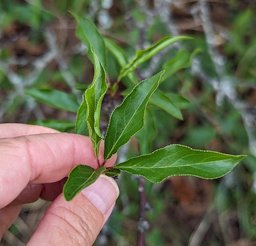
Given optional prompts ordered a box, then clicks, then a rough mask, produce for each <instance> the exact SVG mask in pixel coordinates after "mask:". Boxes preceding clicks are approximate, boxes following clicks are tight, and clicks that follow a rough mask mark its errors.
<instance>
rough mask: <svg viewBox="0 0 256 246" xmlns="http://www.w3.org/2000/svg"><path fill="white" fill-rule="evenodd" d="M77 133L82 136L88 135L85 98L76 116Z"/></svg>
mask: <svg viewBox="0 0 256 246" xmlns="http://www.w3.org/2000/svg"><path fill="white" fill-rule="evenodd" d="M76 133H77V134H81V135H88V129H87V124H86V102H85V100H84V96H83V101H82V103H81V104H80V106H79V109H78V111H77V115H76Z"/></svg>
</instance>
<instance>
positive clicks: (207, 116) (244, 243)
mask: <svg viewBox="0 0 256 246" xmlns="http://www.w3.org/2000/svg"><path fill="white" fill-rule="evenodd" d="M70 11H71V12H74V13H77V14H79V15H81V16H83V15H84V16H87V17H90V18H91V19H92V20H93V21H94V23H95V24H96V25H97V27H98V28H99V29H100V31H101V33H102V34H103V35H104V36H106V37H108V38H110V39H112V40H113V41H115V42H116V43H117V44H118V45H119V46H120V47H122V48H123V49H124V51H125V52H126V54H127V56H128V57H131V56H132V55H133V54H134V52H135V50H136V49H141V48H145V47H147V46H148V45H150V44H151V43H153V42H156V41H157V40H159V39H160V38H162V37H164V36H170V35H171V36H173V35H179V34H185V35H188V36H191V37H193V40H190V41H189V42H181V43H176V44H175V45H173V46H171V47H170V48H168V49H165V50H164V51H162V52H161V53H159V54H158V55H156V56H155V57H154V58H152V59H151V60H150V61H149V62H147V63H146V64H145V65H143V66H142V68H140V74H142V75H143V76H144V77H148V76H151V75H152V74H154V73H156V72H158V71H159V70H160V69H161V67H162V65H163V64H164V62H166V61H167V60H168V59H170V58H172V57H174V58H176V59H173V60H172V61H173V64H172V68H173V69H174V70H175V71H176V70H179V71H177V72H175V73H174V74H172V75H171V76H170V78H168V79H167V82H166V83H164V84H163V85H162V89H163V90H165V91H166V92H168V93H172V94H170V95H173V96H174V97H175V96H176V99H177V98H178V97H177V95H179V96H180V97H179V98H180V99H181V98H182V100H180V105H179V106H180V108H182V115H183V120H178V119H175V118H173V117H170V116H169V115H168V114H167V113H165V112H161V111H159V112H158V111H156V114H157V117H156V120H155V121H156V124H155V125H156V128H157V130H158V134H157V137H154V144H153V146H154V148H157V147H160V146H164V145H166V144H170V143H180V144H186V145H189V146H191V147H193V148H201V149H212V150H216V151H222V152H226V153H231V154H247V155H248V158H246V159H245V160H244V161H243V163H242V164H241V165H239V166H238V167H237V168H235V170H234V171H233V172H232V173H230V174H229V175H227V176H226V177H224V178H222V179H219V180H215V181H207V180H201V179H197V178H191V177H175V178H171V179H168V180H166V181H165V182H164V183H162V184H158V185H151V184H149V183H145V191H146V192H145V194H146V201H147V202H146V215H145V217H146V218H145V220H144V221H140V222H139V192H138V180H137V178H135V177H132V178H131V177H130V176H126V175H122V176H121V177H120V178H119V179H118V182H119V186H120V189H121V195H120V198H119V200H118V204H117V206H116V208H115V211H114V213H113V215H112V217H111V219H110V220H109V222H108V224H107V225H106V226H105V227H104V229H103V230H102V233H101V235H100V236H99V238H98V240H97V242H96V243H95V245H120V246H128V245H136V244H137V234H138V230H142V231H143V232H144V234H145V239H146V244H147V245H150V246H155V245H160V246H161V245H167V246H171V245H174V246H182V245H190V246H199V245H210V246H215V245H216V246H217V245H228V246H251V245H256V129H255V126H256V106H255V103H256V81H255V79H256V1H255V0H240V1H239V0H148V1H147V0H137V1H135V0H119V1H116V0H93V1H89V0H54V1H53V0H27V1H25V0H1V1H0V122H1V123H3V122H20V123H29V124H40V125H46V126H49V127H53V128H56V129H58V130H61V131H73V127H74V121H75V113H74V111H75V110H73V109H74V108H75V107H76V104H78V103H79V102H80V101H81V95H82V90H84V88H86V86H87V85H88V84H89V83H90V82H91V80H92V77H93V66H92V64H91V63H90V61H89V59H88V57H87V48H86V47H85V46H84V45H82V44H81V43H80V41H79V40H78V39H77V38H76V36H75V22H74V19H73V17H72V16H71V14H70ZM179 52H180V53H179ZM108 59H109V68H108V72H109V74H110V77H111V78H112V77H113V78H115V75H116V74H117V66H118V65H117V64H116V61H115V59H114V58H113V56H112V55H111V54H109V57H108ZM170 74H171V73H170ZM41 89H44V90H45V91H48V92H49V93H48V95H47V96H46V97H44V96H42V95H40V94H38V93H39V92H40V90H41ZM55 90H60V91H63V92H66V93H65V94H59V93H57V94H56V93H54V92H55ZM181 96H182V97H181ZM115 100H117V101H118V100H119V99H118V98H117V99H115ZM115 100H114V99H113V100H112V102H111V100H110V102H105V110H108V107H110V108H111V107H113V105H115V103H116V101H115ZM177 100H178V99H177ZM56 101H57V102H58V103H56ZM74 102H76V103H74ZM56 104H58V105H56ZM74 104H75V105H74ZM109 104H111V105H110V106H109ZM51 106H54V107H51ZM136 144H137V143H136V140H134V141H132V142H131V144H130V145H129V146H126V147H125V148H123V149H122V150H121V153H120V158H121V159H124V158H126V156H127V155H133V154H134V153H136V148H137V147H136ZM47 206H48V203H46V202H44V201H38V202H36V203H34V204H27V205H25V206H24V209H23V211H22V213H21V214H20V216H19V218H18V219H17V221H16V222H15V223H14V224H13V225H12V227H11V228H10V229H9V231H8V232H7V233H6V235H5V237H4V239H3V240H2V242H1V243H0V244H1V245H18V246H19V245H25V244H26V242H27V241H28V239H29V237H30V235H31V233H32V232H33V230H34V228H35V226H36V224H37V223H38V220H39V219H40V217H41V216H42V214H43V212H44V209H45V208H46V207H47ZM0 223H1V222H0Z"/></svg>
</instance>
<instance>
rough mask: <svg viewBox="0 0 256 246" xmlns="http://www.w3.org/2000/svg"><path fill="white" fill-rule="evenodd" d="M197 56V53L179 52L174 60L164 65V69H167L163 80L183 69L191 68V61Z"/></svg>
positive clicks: (183, 50)
mask: <svg viewBox="0 0 256 246" xmlns="http://www.w3.org/2000/svg"><path fill="white" fill-rule="evenodd" d="M195 54H196V53H195V52H194V53H192V54H191V53H189V52H188V51H187V50H185V49H182V50H179V51H178V52H177V54H176V55H175V56H174V57H173V58H171V59H170V60H168V61H167V62H166V63H165V64H164V66H163V68H164V69H165V74H164V75H163V80H165V79H167V78H169V77H170V76H172V75H173V74H175V73H176V72H178V71H179V70H181V69H184V68H188V67H190V66H191V59H192V57H193V56H194V55H195Z"/></svg>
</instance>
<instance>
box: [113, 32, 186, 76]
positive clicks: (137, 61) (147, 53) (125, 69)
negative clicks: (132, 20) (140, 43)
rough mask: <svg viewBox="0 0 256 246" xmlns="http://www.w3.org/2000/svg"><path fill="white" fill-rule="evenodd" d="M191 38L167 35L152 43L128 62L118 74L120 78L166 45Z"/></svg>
mask: <svg viewBox="0 0 256 246" xmlns="http://www.w3.org/2000/svg"><path fill="white" fill-rule="evenodd" d="M186 39H190V38H189V37H185V36H177V37H165V38H163V39H161V40H160V41H158V42H157V43H155V44H153V45H151V46H150V47H148V48H146V49H144V50H139V51H137V53H136V55H135V57H134V58H133V59H132V60H131V61H130V62H129V63H128V64H127V65H125V66H124V67H123V68H122V70H121V72H120V75H119V76H118V80H121V79H122V78H123V77H125V76H126V75H127V74H129V73H130V72H132V71H134V70H135V69H136V68H137V67H138V66H139V65H141V64H142V63H144V62H145V61H147V60H148V59H150V58H151V57H152V56H154V55H156V54H157V53H159V52H160V51H162V50H163V49H165V48H166V47H168V46H170V45H171V44H173V43H175V42H177V41H180V40H186Z"/></svg>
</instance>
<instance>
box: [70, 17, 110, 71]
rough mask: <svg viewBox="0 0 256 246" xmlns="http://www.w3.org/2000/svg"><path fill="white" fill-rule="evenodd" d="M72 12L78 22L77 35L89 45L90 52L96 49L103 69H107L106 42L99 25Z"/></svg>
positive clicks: (95, 51)
mask: <svg viewBox="0 0 256 246" xmlns="http://www.w3.org/2000/svg"><path fill="white" fill-rule="evenodd" d="M72 14H73V16H74V17H75V19H76V22H77V31H76V35H77V37H78V38H79V39H80V40H81V41H82V42H83V43H85V44H86V45H87V47H88V50H89V52H91V51H94V53H95V54H96V56H97V57H98V59H99V62H100V64H101V65H102V67H103V69H104V70H106V63H107V60H106V51H105V42H104V40H103V38H102V36H101V34H100V33H99V32H98V29H97V27H96V26H95V25H94V24H93V23H92V22H91V21H90V20H89V19H88V18H85V17H83V18H80V17H78V16H77V15H76V14H74V13H72ZM92 59H93V57H92ZM92 62H94V60H93V61H92Z"/></svg>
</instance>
